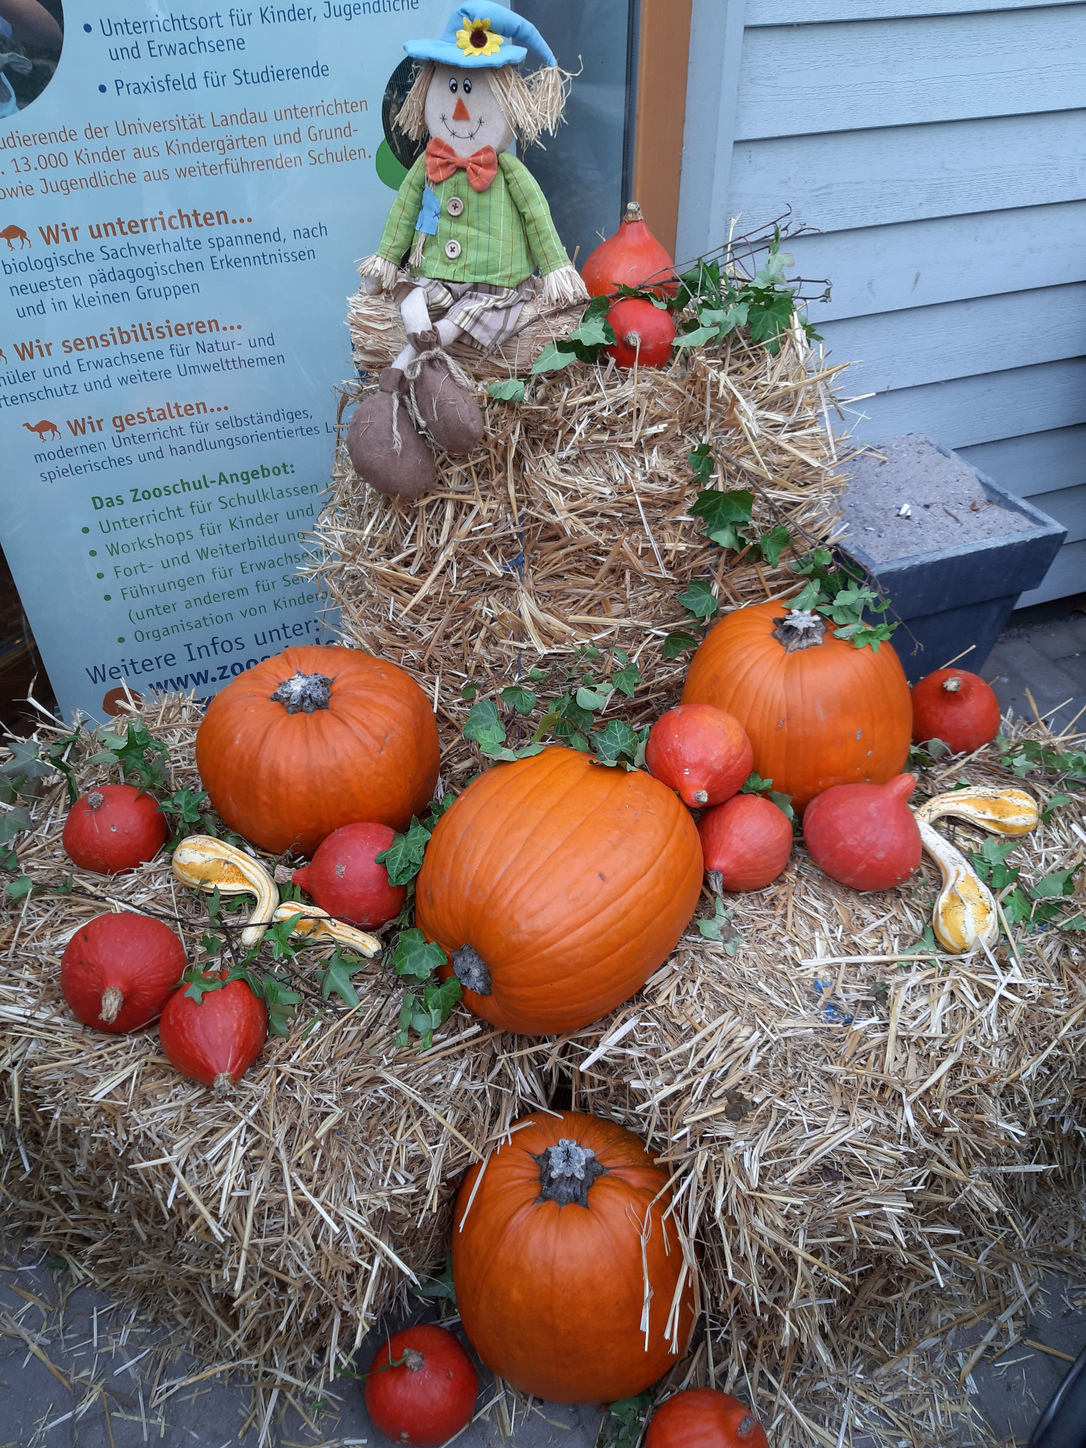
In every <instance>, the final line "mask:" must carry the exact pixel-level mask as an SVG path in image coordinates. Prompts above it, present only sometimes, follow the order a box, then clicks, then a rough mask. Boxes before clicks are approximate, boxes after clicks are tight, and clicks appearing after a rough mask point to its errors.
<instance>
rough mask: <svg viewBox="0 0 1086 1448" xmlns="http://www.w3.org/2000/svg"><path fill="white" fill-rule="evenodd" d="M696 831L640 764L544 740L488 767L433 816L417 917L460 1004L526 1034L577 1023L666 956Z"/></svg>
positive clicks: (688, 879)
mask: <svg viewBox="0 0 1086 1448" xmlns="http://www.w3.org/2000/svg"><path fill="white" fill-rule="evenodd" d="M701 878H702V863H701V844H700V842H699V840H698V832H697V830H696V829H695V828H694V822H693V820H692V819H691V818H690V814H689V812H688V811H687V810H686V809H685V808H684V807H683V805H682V804H681V803H680V802H679V800H678V799H677V798H676V797H675V795H674V794H673V793H672V791H671V790H670V789H668V788H667V787H666V785H663V784H661V783H660V781H659V780H658V779H653V778H652V776H651V775H649V774H646V773H645V772H644V771H643V770H640V769H636V770H632V771H630V772H629V773H627V771H626V770H624V769H605V768H604V767H602V766H601V765H598V764H596V763H595V761H594V760H593V759H591V758H590V757H589V756H588V755H587V754H582V753H581V752H580V751H579V750H577V749H564V748H560V747H557V746H552V747H550V748H548V749H545V750H544V751H543V753H542V754H537V755H535V756H533V757H532V758H529V759H518V760H517V761H516V762H515V763H513V764H498V765H495V766H494V768H492V769H488V770H486V772H485V773H483V774H481V775H480V776H479V778H478V779H476V780H473V782H472V783H471V784H469V785H468V787H467V789H465V790H464V792H463V794H461V795H460V797H459V798H458V799H457V800H456V802H455V803H454V804H453V806H452V807H451V809H449V810H448V811H447V812H446V813H445V814H443V815H442V816H441V819H440V820H439V821H438V823H437V826H436V828H435V830H434V833H433V836H432V838H431V840H430V843H429V845H428V846H427V848H426V857H425V859H424V860H423V863H422V869H421V871H420V872H419V877H418V884H417V887H416V891H415V919H416V922H417V924H418V925H419V927H420V928H421V929H422V930H423V931H424V933H425V935H426V938H427V939H428V940H432V941H436V942H437V943H438V944H439V945H440V946H441V947H442V948H443V949H444V950H445V951H446V952H447V953H448V954H449V955H450V957H451V960H452V963H451V964H450V965H446V966H445V967H444V968H443V970H444V974H445V975H446V976H448V975H449V974H451V973H452V972H453V971H454V970H455V973H456V975H457V976H458V977H459V979H460V983H461V985H462V986H463V987H464V997H463V998H464V1004H465V1005H467V1006H468V1007H469V1009H471V1010H473V1011H474V1012H475V1014H476V1015H477V1016H482V1018H483V1020H486V1021H490V1022H491V1023H492V1024H493V1025H496V1026H499V1027H500V1028H501V1029H502V1030H506V1031H525V1032H527V1033H528V1034H530V1035H534V1036H546V1035H552V1034H557V1033H559V1032H561V1031H572V1030H576V1029H577V1028H578V1027H579V1026H584V1025H587V1024H588V1022H589V1021H594V1020H596V1019H598V1017H600V1016H602V1015H604V1014H605V1013H606V1012H607V1011H609V1010H611V1009H612V1008H613V1007H614V1006H617V1005H618V1004H619V1003H620V1002H621V1001H624V1000H626V999H628V997H630V996H631V995H633V993H634V991H636V990H639V989H640V988H641V986H643V985H644V983H645V981H646V980H648V978H649V976H650V975H651V974H652V972H653V971H654V970H655V969H656V967H657V966H658V965H661V964H662V963H663V962H664V960H666V959H667V957H668V955H670V953H671V951H672V950H673V949H674V947H675V945H676V943H677V942H678V939H679V937H680V935H682V933H683V931H684V930H685V929H686V926H687V925H688V924H689V921H690V917H691V915H692V914H693V911H694V906H695V905H696V904H697V900H698V895H699V894H700V892H701Z"/></svg>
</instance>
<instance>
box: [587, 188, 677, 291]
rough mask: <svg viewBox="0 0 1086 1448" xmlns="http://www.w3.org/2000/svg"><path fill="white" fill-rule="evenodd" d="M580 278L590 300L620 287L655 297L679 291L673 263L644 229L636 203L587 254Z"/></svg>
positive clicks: (628, 208)
mask: <svg viewBox="0 0 1086 1448" xmlns="http://www.w3.org/2000/svg"><path fill="white" fill-rule="evenodd" d="M581 276H582V277H583V278H584V284H585V286H586V287H587V288H588V295H589V296H590V297H606V296H610V295H611V294H612V293H613V292H617V291H618V289H619V287H639V288H641V289H642V290H644V291H650V290H651V291H653V292H654V293H655V294H656V295H657V296H658V297H659V296H674V295H675V293H676V292H677V291H678V289H679V281H678V278H677V277H676V275H675V262H674V260H673V258H672V256H671V254H670V253H669V251H668V249H667V247H666V246H664V245H663V244H662V243H661V242H659V241H657V240H656V238H655V236H653V234H652V232H651V231H650V230H649V228H648V227H647V226H646V224H645V218H644V216H642V214H641V208H640V206H638V204H637V202H636V201H631V202H630V203H629V204H628V205H627V207H626V214H625V215H624V216H623V218H622V221H621V222H620V223H619V228H618V230H617V231H616V232H615V234H614V236H610V237H608V238H607V240H606V241H601V242H600V244H599V246H597V247H596V249H595V251H593V252H592V253H591V254H590V255H589V257H588V260H587V261H586V262H585V264H584V266H583V267H582V268H581Z"/></svg>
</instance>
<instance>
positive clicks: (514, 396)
mask: <svg viewBox="0 0 1086 1448" xmlns="http://www.w3.org/2000/svg"><path fill="white" fill-rule="evenodd" d="M486 390H487V392H488V393H489V394H490V396H491V397H495V398H497V400H498V401H499V402H523V401H524V383H523V381H522V380H521V379H520V378H519V377H505V378H502V380H501V381H500V382H492V383H491V384H490V386H489V387H488V388H487V389H486Z"/></svg>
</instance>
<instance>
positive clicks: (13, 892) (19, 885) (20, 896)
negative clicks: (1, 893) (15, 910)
mask: <svg viewBox="0 0 1086 1448" xmlns="http://www.w3.org/2000/svg"><path fill="white" fill-rule="evenodd" d="M33 888H34V881H33V880H32V879H31V878H30V876H29V875H19V876H18V877H17V878H16V879H14V880H9V881H8V883H7V886H6V892H7V895H8V897H9V898H10V899H12V900H25V898H26V897H27V895H29V894H30V892H31V890H32V889H33Z"/></svg>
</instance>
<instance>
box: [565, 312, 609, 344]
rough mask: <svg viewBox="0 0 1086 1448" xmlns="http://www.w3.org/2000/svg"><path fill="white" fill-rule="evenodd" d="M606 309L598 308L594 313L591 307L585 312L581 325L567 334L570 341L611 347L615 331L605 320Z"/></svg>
mask: <svg viewBox="0 0 1086 1448" xmlns="http://www.w3.org/2000/svg"><path fill="white" fill-rule="evenodd" d="M608 311H610V307H608V308H607V309H606V310H604V309H603V308H600V309H599V310H597V311H596V312H595V313H593V312H592V310H591V309H589V310H588V311H586V312H585V314H584V320H583V321H582V322H581V325H580V326H579V327H577V328H575V329H574V331H572V332H571V333H570V334H569V340H570V341H571V342H579V343H580V344H581V346H582V347H595V348H599V347H611V346H613V345H614V342H615V333H614V329H613V328H612V326H611V324H610V322H609V321H608V320H607V312H608Z"/></svg>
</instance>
